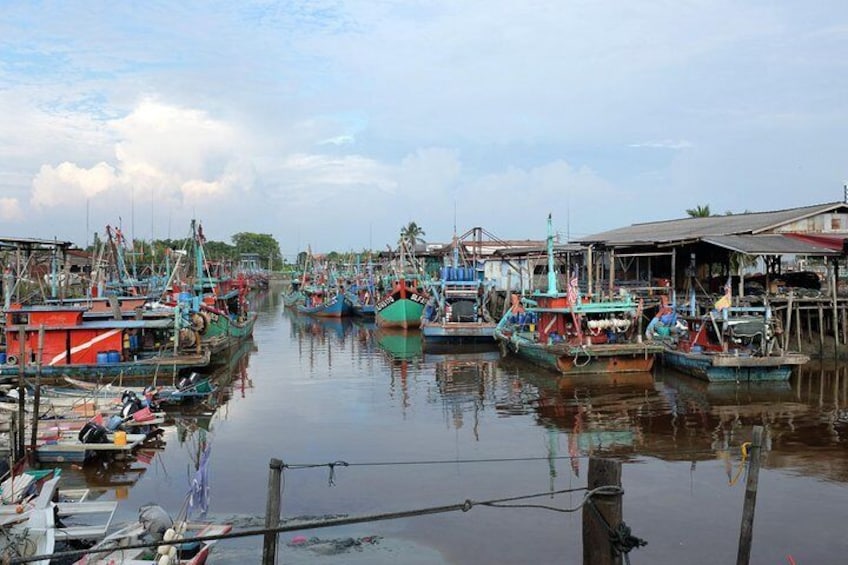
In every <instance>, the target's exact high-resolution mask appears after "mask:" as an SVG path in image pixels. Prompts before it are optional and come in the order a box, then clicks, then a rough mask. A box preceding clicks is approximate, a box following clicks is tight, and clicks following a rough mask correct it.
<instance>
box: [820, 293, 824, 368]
mask: <svg viewBox="0 0 848 565" xmlns="http://www.w3.org/2000/svg"><path fill="white" fill-rule="evenodd" d="M819 356H820V357H824V306H822V303H821V302H819Z"/></svg>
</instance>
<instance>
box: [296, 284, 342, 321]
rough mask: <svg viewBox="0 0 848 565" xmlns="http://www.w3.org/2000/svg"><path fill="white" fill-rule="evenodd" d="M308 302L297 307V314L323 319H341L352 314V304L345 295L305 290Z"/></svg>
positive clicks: (311, 289) (319, 289) (318, 290)
mask: <svg viewBox="0 0 848 565" xmlns="http://www.w3.org/2000/svg"><path fill="white" fill-rule="evenodd" d="M304 293H305V295H306V301H305V302H304V303H303V304H300V305H298V306H297V313H298V314H304V315H307V316H318V317H322V318H341V317H344V316H349V315H350V314H351V309H350V304H348V302H347V301H346V300H345V297H344V294H342V293H337V292H332V293H331V292H329V291H327V290H325V289H323V288H309V289H304Z"/></svg>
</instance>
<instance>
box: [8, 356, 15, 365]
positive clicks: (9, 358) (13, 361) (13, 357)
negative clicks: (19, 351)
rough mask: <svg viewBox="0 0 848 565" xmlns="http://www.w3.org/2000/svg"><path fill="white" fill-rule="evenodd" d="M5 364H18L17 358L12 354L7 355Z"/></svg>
mask: <svg viewBox="0 0 848 565" xmlns="http://www.w3.org/2000/svg"><path fill="white" fill-rule="evenodd" d="M6 364H7V365H17V364H18V358H17V357H15V356H14V355H9V356H8V357H6Z"/></svg>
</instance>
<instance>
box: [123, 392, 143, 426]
mask: <svg viewBox="0 0 848 565" xmlns="http://www.w3.org/2000/svg"><path fill="white" fill-rule="evenodd" d="M121 401H122V402H123V404H122V405H121V412H120V414H121V418H123V419H124V420H126V419H127V418H129V417H130V416H132V415H133V414H135V413H136V412H138V411H139V410H141V409H142V406H141V400H139V399H138V396H136V394H135V393H134V392H132V391H129V390H128V391H124V394H123V395H122V396H121Z"/></svg>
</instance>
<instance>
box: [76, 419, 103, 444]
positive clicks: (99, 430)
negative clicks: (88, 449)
mask: <svg viewBox="0 0 848 565" xmlns="http://www.w3.org/2000/svg"><path fill="white" fill-rule="evenodd" d="M77 437H78V438H79V440H80V441H81V442H82V443H109V438H108V437H107V435H106V428H104V427H103V426H101V425H100V424H97V423H95V422H86V424H85V425H84V426H83V427H82V429H81V430H80V431H79V435H78V436H77Z"/></svg>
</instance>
